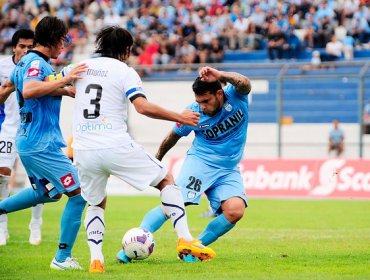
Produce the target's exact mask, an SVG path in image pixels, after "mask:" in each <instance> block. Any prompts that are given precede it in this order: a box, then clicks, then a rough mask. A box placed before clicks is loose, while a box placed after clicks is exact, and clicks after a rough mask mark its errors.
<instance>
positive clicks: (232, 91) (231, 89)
mask: <svg viewBox="0 0 370 280" xmlns="http://www.w3.org/2000/svg"><path fill="white" fill-rule="evenodd" d="M223 90H224V93H225V94H226V96H227V97H231V98H235V99H239V100H241V101H242V102H243V103H245V104H247V106H248V95H245V94H240V93H238V91H237V90H236V88H235V86H233V85H232V84H230V83H227V84H226V86H224V87H223Z"/></svg>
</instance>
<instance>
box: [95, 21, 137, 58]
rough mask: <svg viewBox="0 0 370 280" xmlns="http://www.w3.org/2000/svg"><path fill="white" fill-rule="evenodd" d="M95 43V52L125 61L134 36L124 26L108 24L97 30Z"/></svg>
mask: <svg viewBox="0 0 370 280" xmlns="http://www.w3.org/2000/svg"><path fill="white" fill-rule="evenodd" d="M95 43H96V50H95V53H97V54H100V55H101V56H106V57H112V58H115V59H118V60H120V61H125V60H126V59H128V58H129V56H130V52H131V47H132V45H133V44H134V38H133V37H132V35H131V33H130V32H128V31H127V30H126V29H124V28H121V27H119V26H108V27H105V28H103V29H102V30H101V31H100V32H99V34H98V35H97V36H96V40H95Z"/></svg>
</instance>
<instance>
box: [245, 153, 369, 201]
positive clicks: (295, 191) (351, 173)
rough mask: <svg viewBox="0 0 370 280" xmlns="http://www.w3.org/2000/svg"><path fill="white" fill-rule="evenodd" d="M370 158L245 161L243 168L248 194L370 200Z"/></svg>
mask: <svg viewBox="0 0 370 280" xmlns="http://www.w3.org/2000/svg"><path fill="white" fill-rule="evenodd" d="M366 166H370V161H365V160H344V159H330V160H279V159H276V160H266V161H263V160H245V161H243V162H241V171H242V176H243V180H244V185H245V187H246V191H247V194H249V195H251V196H253V195H255V196H261V197H270V196H280V197H336V198H368V199H370V170H367V168H366Z"/></svg>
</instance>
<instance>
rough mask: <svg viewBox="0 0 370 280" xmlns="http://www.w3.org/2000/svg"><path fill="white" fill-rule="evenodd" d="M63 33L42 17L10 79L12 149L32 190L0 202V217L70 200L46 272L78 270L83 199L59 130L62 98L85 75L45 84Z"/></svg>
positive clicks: (55, 23)
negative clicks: (14, 118) (14, 109)
mask: <svg viewBox="0 0 370 280" xmlns="http://www.w3.org/2000/svg"><path fill="white" fill-rule="evenodd" d="M66 38H67V28H66V26H65V24H64V23H63V21H62V20H60V19H58V18H56V17H50V16H47V17H44V18H43V19H42V20H41V21H40V22H39V23H38V24H37V26H36V30H35V37H34V42H35V47H34V49H33V50H31V51H28V53H27V54H26V55H25V56H23V57H22V59H21V60H20V62H19V63H18V64H17V66H16V67H15V69H14V71H13V72H12V74H11V77H10V81H11V84H13V85H14V86H13V88H14V87H15V88H16V93H17V100H18V105H19V108H20V109H19V111H20V127H19V129H18V131H17V135H16V145H17V150H18V153H19V156H20V159H21V161H22V163H23V166H24V167H25V169H26V172H27V174H28V177H29V179H30V182H31V185H32V188H26V189H23V190H22V191H20V192H18V193H17V194H15V195H13V196H10V197H9V198H7V199H4V200H3V201H1V202H0V216H2V215H4V214H7V213H10V212H14V211H18V210H21V209H25V208H29V207H31V206H33V205H36V204H39V203H48V202H56V201H58V200H60V198H61V197H62V194H66V195H67V196H68V202H67V204H66V206H65V208H64V211H63V214H62V217H61V223H60V226H61V228H60V240H59V248H58V250H57V253H56V255H55V257H54V259H53V260H52V262H51V264H50V267H51V268H53V269H59V270H66V269H81V267H80V265H79V264H78V262H77V261H76V260H75V259H74V258H73V257H72V253H71V250H72V248H73V245H74V242H75V240H76V237H77V233H78V230H79V228H80V224H81V216H82V212H83V209H84V207H85V204H86V202H85V200H84V199H83V198H82V197H81V194H80V192H81V190H80V183H79V180H78V176H77V170H76V169H75V168H74V167H73V166H72V163H71V161H70V160H69V159H68V158H67V156H66V155H65V154H64V153H63V151H62V149H61V148H62V147H65V142H64V140H63V137H62V133H61V130H60V126H59V114H60V105H61V100H62V96H63V95H67V96H72V97H73V96H74V95H75V89H74V88H73V87H64V88H62V87H63V86H64V85H66V84H70V83H71V82H72V81H74V80H75V79H78V78H79V75H80V74H81V73H82V72H83V71H86V67H85V66H84V65H80V66H77V67H75V68H74V69H73V70H72V71H71V72H70V73H69V74H68V75H67V76H65V77H63V78H62V79H60V80H57V81H44V79H45V78H46V77H47V76H48V75H50V74H53V73H54V71H53V69H52V67H51V65H50V58H57V57H58V55H59V54H60V53H61V51H62V50H63V47H64V41H65V39H66ZM10 87H11V86H10V85H9V83H7V86H6V88H5V89H4V90H2V91H1V92H0V100H4V99H6V97H7V96H9V88H10Z"/></svg>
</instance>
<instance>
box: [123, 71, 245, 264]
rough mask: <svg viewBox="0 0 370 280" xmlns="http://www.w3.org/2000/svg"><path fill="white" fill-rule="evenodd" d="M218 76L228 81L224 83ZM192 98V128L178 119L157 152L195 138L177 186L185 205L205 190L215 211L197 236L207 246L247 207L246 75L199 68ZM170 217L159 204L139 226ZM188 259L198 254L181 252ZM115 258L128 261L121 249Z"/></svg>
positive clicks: (155, 227) (154, 227) (152, 228)
mask: <svg viewBox="0 0 370 280" xmlns="http://www.w3.org/2000/svg"><path fill="white" fill-rule="evenodd" d="M220 80H222V81H226V82H227V84H226V86H224V87H222V86H221V83H220ZM193 91H194V93H195V102H194V103H192V104H191V105H190V106H188V107H187V109H190V110H192V111H194V112H200V120H199V123H198V125H197V126H196V127H192V126H188V125H184V124H179V123H177V124H176V125H175V126H174V128H173V130H172V131H171V132H170V134H169V135H168V136H167V137H166V138H165V139H164V140H163V141H162V143H161V145H160V147H159V150H158V152H157V154H156V157H157V159H159V160H162V158H163V157H164V155H165V154H166V153H167V152H168V151H169V150H170V149H171V148H172V147H173V146H175V144H176V143H177V141H178V140H179V139H180V138H181V137H183V136H187V135H189V133H190V132H192V131H193V132H194V134H195V138H194V141H193V143H192V146H191V148H190V149H189V151H188V152H187V155H186V158H185V161H184V164H183V166H182V169H181V171H180V173H179V176H178V178H177V180H176V184H177V185H179V186H181V188H182V195H183V198H184V202H185V205H191V204H199V201H200V198H201V195H202V193H203V192H205V194H206V196H207V198H208V200H209V202H210V205H211V207H212V210H213V212H214V213H215V214H216V215H217V217H216V218H214V219H213V220H212V221H211V222H210V223H209V224H208V225H207V226H206V228H205V229H204V230H203V232H202V233H201V234H200V235H199V236H198V239H199V240H200V241H201V242H202V244H203V245H205V246H208V245H209V244H211V243H213V242H215V241H216V240H217V239H218V238H219V237H220V236H222V235H224V234H225V233H226V232H228V231H229V230H231V229H232V228H233V227H234V226H235V224H236V223H237V222H238V221H239V220H240V219H241V218H242V217H243V215H244V210H245V208H246V207H247V198H246V196H245V193H244V186H243V180H242V176H241V174H240V171H239V168H238V167H237V164H238V163H239V162H240V160H241V158H242V156H243V151H244V145H245V142H246V138H247V129H248V97H247V95H248V94H249V92H250V91H251V84H250V81H249V79H248V78H247V77H245V76H243V75H241V74H238V73H234V72H223V71H218V70H217V69H214V68H211V67H202V68H201V69H200V71H199V77H198V78H197V79H196V80H195V82H194V83H193ZM167 219H168V215H166V214H165V212H164V211H163V209H162V207H160V206H158V207H156V208H154V209H152V210H151V211H150V212H148V213H147V214H146V216H145V217H144V219H143V221H142V223H141V225H140V227H141V228H145V229H147V230H149V231H150V232H155V231H157V230H158V229H159V228H160V227H161V226H162V225H163V223H164V222H165V221H166V220H167ZM179 257H180V258H181V259H182V260H184V261H186V262H194V261H196V260H197V259H196V258H194V257H193V256H191V255H184V254H180V255H179ZM117 259H118V260H120V261H121V262H127V256H126V255H125V253H124V251H123V250H121V251H119V252H118V254H117Z"/></svg>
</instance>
